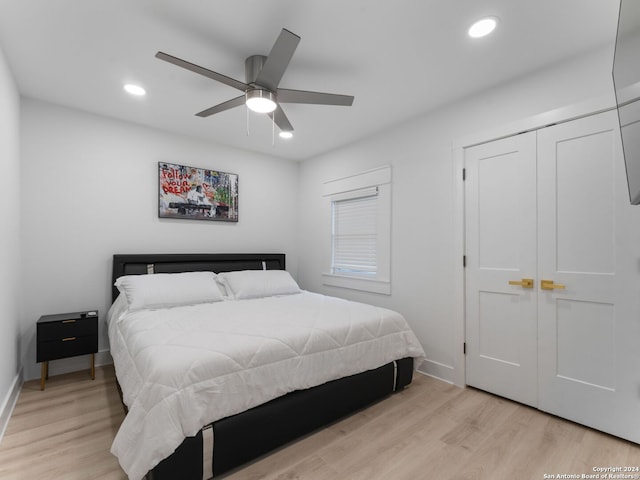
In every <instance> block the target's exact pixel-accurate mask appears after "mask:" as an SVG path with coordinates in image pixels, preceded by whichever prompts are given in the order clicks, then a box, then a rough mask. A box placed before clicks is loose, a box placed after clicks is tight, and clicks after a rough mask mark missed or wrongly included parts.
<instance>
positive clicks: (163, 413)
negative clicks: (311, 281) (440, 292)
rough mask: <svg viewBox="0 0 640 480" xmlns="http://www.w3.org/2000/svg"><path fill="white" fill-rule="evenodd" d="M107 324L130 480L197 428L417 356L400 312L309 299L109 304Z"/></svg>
mask: <svg viewBox="0 0 640 480" xmlns="http://www.w3.org/2000/svg"><path fill="white" fill-rule="evenodd" d="M108 322H109V339H110V342H111V353H112V356H113V358H114V364H115V368H116V374H117V376H118V381H119V383H120V386H121V388H122V393H123V401H124V403H125V404H126V405H127V407H128V409H129V412H128V414H127V416H126V417H125V419H124V421H123V423H122V425H121V426H120V429H119V431H118V433H117V435H116V437H115V439H114V442H113V445H112V449H111V451H112V453H113V454H114V455H116V456H117V457H118V459H119V462H120V464H121V466H122V468H123V469H124V471H125V472H126V473H127V474H128V475H129V478H130V479H132V480H139V479H141V478H142V477H143V476H144V475H145V474H146V473H147V472H148V471H149V470H151V469H152V468H153V467H154V466H155V465H156V464H157V463H159V462H160V461H161V460H162V459H164V458H165V457H167V456H169V455H170V454H171V453H173V451H174V450H175V448H176V447H177V446H178V445H180V443H181V442H182V441H183V440H184V438H186V437H188V436H193V435H195V434H196V433H197V432H198V431H199V430H200V429H201V428H202V426H204V425H207V424H209V423H212V422H214V421H216V420H219V419H222V418H225V417H228V416H231V415H234V414H237V413H240V412H243V411H245V410H248V409H250V408H252V407H255V406H257V405H260V404H263V403H265V402H267V401H269V400H272V399H274V398H277V397H280V396H282V395H285V394H287V393H289V392H292V391H295V390H302V389H307V388H311V387H314V386H317V385H321V384H323V383H326V382H328V381H330V380H335V379H338V378H342V377H345V376H348V375H353V374H356V373H360V372H363V371H367V370H372V369H374V368H377V367H380V366H381V365H384V364H386V363H389V362H391V361H394V360H397V359H400V358H404V357H413V358H415V359H416V361H418V360H419V359H421V358H422V357H423V356H424V351H423V349H422V347H421V346H420V343H419V342H418V340H417V338H416V336H415V335H414V333H413V332H412V330H411V328H410V327H409V325H408V324H407V322H406V320H405V319H404V318H403V317H402V316H401V315H400V314H399V313H397V312H394V311H391V310H388V309H384V308H380V307H375V306H371V305H366V304H362V303H356V302H350V301H346V300H342V299H338V298H334V297H328V296H324V295H319V294H314V293H310V292H301V293H298V294H293V295H285V296H277V297H267V298H256V299H248V300H227V301H223V302H216V303H207V304H199V305H187V306H180V307H173V308H165V309H156V310H140V311H135V312H130V311H128V310H127V308H126V304H122V303H121V302H120V303H118V301H116V303H115V304H114V306H113V307H112V309H111V311H110V315H109V318H108Z"/></svg>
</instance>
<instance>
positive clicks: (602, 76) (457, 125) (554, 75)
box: [300, 46, 613, 381]
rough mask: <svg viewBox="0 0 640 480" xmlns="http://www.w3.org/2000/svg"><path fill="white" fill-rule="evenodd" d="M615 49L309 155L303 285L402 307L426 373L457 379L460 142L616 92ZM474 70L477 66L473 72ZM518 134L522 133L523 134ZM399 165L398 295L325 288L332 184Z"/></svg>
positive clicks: (395, 189)
mask: <svg viewBox="0 0 640 480" xmlns="http://www.w3.org/2000/svg"><path fill="white" fill-rule="evenodd" d="M612 58H613V48H612V46H611V48H605V49H602V50H600V51H597V52H594V53H591V54H589V55H586V56H584V57H581V58H578V59H576V60H575V61H573V62H570V63H564V64H562V65H558V66H556V67H554V68H552V69H549V70H548V71H544V72H539V73H536V74H535V75H532V76H529V77H527V78H522V79H519V80H517V81H515V82H510V83H508V84H505V85H501V86H500V87H498V88H495V89H492V90H490V91H487V92H484V93H483V94H480V95H476V96H474V97H472V98H468V99H465V100H463V101H460V102H458V103H456V104H454V105H449V106H447V107H445V108H442V109H440V110H438V111H435V112H431V113H429V114H427V115H425V116H422V117H419V118H416V119H414V120H412V121H411V122H408V123H405V124H402V125H398V126H397V127H395V128H394V129H392V130H389V131H386V132H381V133H380V134H379V135H376V136H374V137H371V138H369V139H365V140H363V141H361V142H358V143H356V144H354V145H351V146H348V147H346V148H342V149H339V150H337V151H334V152H331V153H328V154H326V155H322V156H320V157H318V158H314V159H312V160H309V161H305V162H304V163H303V164H302V166H301V171H300V215H301V218H300V232H301V238H300V283H301V285H302V287H303V288H306V289H309V290H315V291H319V292H322V293H327V294H332V295H336V296H341V297H345V298H349V299H354V300H361V301H365V302H369V303H374V304H378V305H381V306H385V307H389V308H392V309H395V310H398V311H399V312H401V313H402V314H403V315H405V317H406V318H407V320H408V321H409V323H410V324H411V325H412V327H413V329H414V330H415V332H416V334H417V335H418V338H419V339H420V341H421V342H422V345H423V346H424V348H425V351H426V354H427V357H428V361H427V362H425V364H423V366H422V367H421V368H422V369H423V370H424V371H426V372H428V373H431V374H433V375H436V376H439V377H441V378H444V379H447V380H450V381H454V379H456V374H457V372H456V369H460V365H459V363H460V362H459V359H460V354H461V351H462V338H459V335H458V334H457V331H459V330H461V326H460V321H461V319H460V317H459V311H460V307H459V305H458V304H459V302H460V299H459V298H458V295H456V291H457V289H459V287H458V285H457V283H456V282H457V277H456V275H457V274H456V272H457V269H460V266H461V262H462V259H461V258H458V257H457V256H455V255H454V254H455V248H454V246H455V245H456V242H457V241H458V239H457V238H456V235H457V226H456V225H455V224H454V223H455V222H454V217H455V215H456V212H455V181H454V168H453V156H452V145H453V144H454V142H456V141H457V140H458V139H460V138H462V137H465V136H468V135H471V134H475V133H477V132H484V131H486V130H489V129H492V128H495V127H499V126H501V125H505V124H510V123H512V122H517V121H519V120H521V119H523V118H525V117H528V116H532V115H535V114H539V113H541V112H546V111H549V110H553V109H556V108H560V107H563V106H566V105H570V104H573V103H576V102H582V101H585V100H588V99H590V98H593V97H600V96H603V95H604V96H611V102H612V104H613V90H612V82H611V61H612ZM470 74H472V72H470ZM514 133H515V132H514ZM386 164H390V165H392V170H393V171H392V176H393V181H392V239H391V244H392V247H391V248H392V252H391V270H392V286H391V288H392V294H391V295H390V296H384V295H376V294H367V293H363V292H356V291H351V290H344V289H338V288H334V287H328V286H324V285H322V280H321V273H322V272H326V271H328V265H325V264H324V263H323V255H322V245H323V243H324V242H323V239H324V238H327V236H328V235H330V221H329V211H328V209H327V208H326V205H327V204H326V202H324V201H323V199H322V198H321V186H322V183H323V182H325V181H328V180H332V179H335V178H339V177H342V176H346V175H350V174H354V173H358V172H361V171H365V170H368V169H371V168H375V167H378V166H380V165H386Z"/></svg>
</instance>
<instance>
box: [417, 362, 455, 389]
mask: <svg viewBox="0 0 640 480" xmlns="http://www.w3.org/2000/svg"><path fill="white" fill-rule="evenodd" d="M417 370H418V372H420V373H422V374H424V375H428V376H429V377H433V378H437V379H438V380H442V381H444V382H447V383H451V384H455V382H454V378H455V375H454V374H455V371H454V368H453V367H451V366H449V365H444V364H442V363H439V362H436V361H434V360H429V359H428V358H427V359H425V360H424V361H423V362H422V363H421V364H420V366H419V367H418V368H417Z"/></svg>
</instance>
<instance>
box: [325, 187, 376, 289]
mask: <svg viewBox="0 0 640 480" xmlns="http://www.w3.org/2000/svg"><path fill="white" fill-rule="evenodd" d="M332 220H333V221H332V224H333V232H332V241H333V248H332V252H333V258H332V267H331V270H332V273H333V274H336V275H348V276H362V277H375V276H376V274H377V272H378V265H377V262H378V260H377V259H378V251H377V249H378V231H379V230H378V189H377V188H376V187H373V188H366V189H362V190H359V191H355V192H349V193H345V194H343V195H339V196H335V197H334V198H333V199H332Z"/></svg>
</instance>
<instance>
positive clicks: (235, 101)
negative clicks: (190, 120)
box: [196, 95, 245, 118]
mask: <svg viewBox="0 0 640 480" xmlns="http://www.w3.org/2000/svg"><path fill="white" fill-rule="evenodd" d="M244 102H245V98H244V95H240V96H239V97H236V98H232V99H231V100H227V101H226V102H223V103H220V104H218V105H216V106H215V107H211V108H207V109H206V110H203V111H201V112H199V113H196V115H197V116H198V117H203V118H204V117H210V116H211V115H214V114H216V113H220V112H224V111H225V110H229V109H231V108H235V107H239V106H240V105H244Z"/></svg>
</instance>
